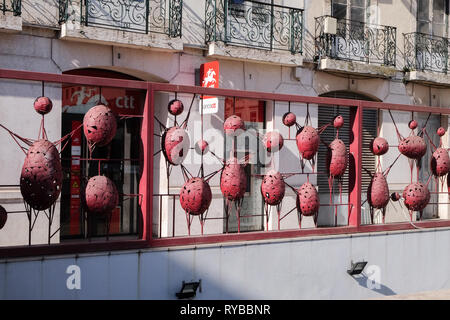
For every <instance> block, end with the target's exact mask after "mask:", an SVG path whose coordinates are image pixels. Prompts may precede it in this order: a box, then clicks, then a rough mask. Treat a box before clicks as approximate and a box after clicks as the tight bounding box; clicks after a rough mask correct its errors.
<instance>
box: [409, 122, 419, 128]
mask: <svg viewBox="0 0 450 320" xmlns="http://www.w3.org/2000/svg"><path fill="white" fill-rule="evenodd" d="M418 125H419V124H418V123H417V121H416V120H411V121H410V122H409V123H408V127H409V128H410V129H411V130H414V129H415V128H417V126H418Z"/></svg>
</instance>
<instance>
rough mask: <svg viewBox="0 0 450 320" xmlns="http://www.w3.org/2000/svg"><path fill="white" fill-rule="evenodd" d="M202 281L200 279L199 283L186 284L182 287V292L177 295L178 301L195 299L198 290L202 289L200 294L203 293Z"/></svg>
mask: <svg viewBox="0 0 450 320" xmlns="http://www.w3.org/2000/svg"><path fill="white" fill-rule="evenodd" d="M201 283H202V280H201V279H200V280H199V281H198V282H184V281H183V285H182V287H181V290H180V292H177V293H176V296H177V298H178V299H189V298H193V297H195V295H196V294H197V289H198V288H199V287H200V292H202V287H201Z"/></svg>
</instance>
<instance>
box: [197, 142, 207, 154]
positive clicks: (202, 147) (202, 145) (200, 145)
mask: <svg viewBox="0 0 450 320" xmlns="http://www.w3.org/2000/svg"><path fill="white" fill-rule="evenodd" d="M195 151H196V152H197V153H198V154H205V153H208V151H209V144H208V142H206V141H205V140H199V141H197V143H196V144H195Z"/></svg>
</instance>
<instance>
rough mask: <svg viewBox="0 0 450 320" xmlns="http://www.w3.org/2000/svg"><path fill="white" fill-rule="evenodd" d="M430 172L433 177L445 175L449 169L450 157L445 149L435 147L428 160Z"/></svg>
mask: <svg viewBox="0 0 450 320" xmlns="http://www.w3.org/2000/svg"><path fill="white" fill-rule="evenodd" d="M430 167H431V172H432V173H433V175H434V176H435V177H442V176H445V175H446V174H447V173H448V172H449V171H450V157H449V156H448V151H447V149H444V148H437V149H436V151H435V152H433V155H432V156H431V160H430Z"/></svg>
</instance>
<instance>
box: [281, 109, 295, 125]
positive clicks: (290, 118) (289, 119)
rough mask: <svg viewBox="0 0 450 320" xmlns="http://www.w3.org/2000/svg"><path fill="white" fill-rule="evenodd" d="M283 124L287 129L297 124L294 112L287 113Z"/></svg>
mask: <svg viewBox="0 0 450 320" xmlns="http://www.w3.org/2000/svg"><path fill="white" fill-rule="evenodd" d="M282 121H283V124H284V125H285V126H287V127H292V126H293V125H294V124H296V123H297V117H296V116H295V114H294V113H292V112H287V113H285V114H284V115H283V120H282Z"/></svg>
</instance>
